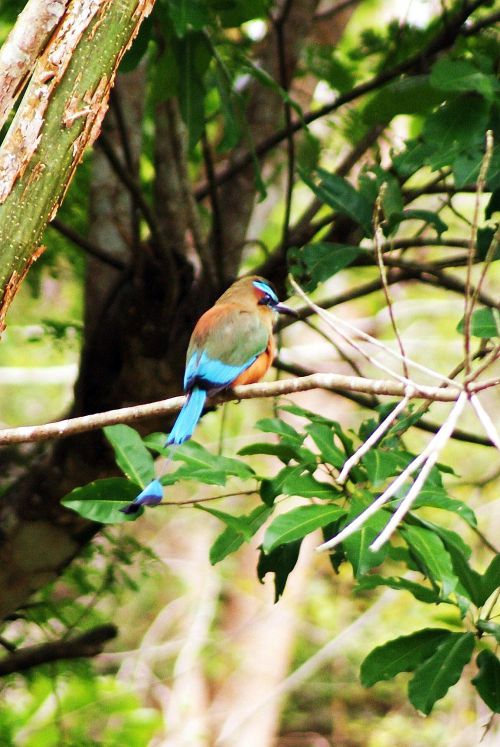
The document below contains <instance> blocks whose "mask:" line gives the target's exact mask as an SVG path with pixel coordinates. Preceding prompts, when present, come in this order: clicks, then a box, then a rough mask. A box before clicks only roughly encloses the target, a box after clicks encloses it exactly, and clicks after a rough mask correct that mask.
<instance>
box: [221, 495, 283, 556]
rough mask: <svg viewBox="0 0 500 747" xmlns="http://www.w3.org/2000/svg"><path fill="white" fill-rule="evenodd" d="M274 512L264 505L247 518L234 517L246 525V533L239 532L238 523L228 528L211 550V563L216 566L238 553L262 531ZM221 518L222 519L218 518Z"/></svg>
mask: <svg viewBox="0 0 500 747" xmlns="http://www.w3.org/2000/svg"><path fill="white" fill-rule="evenodd" d="M271 512H272V509H271V508H269V507H268V506H265V505H262V506H257V508H254V510H253V511H251V512H250V513H249V514H246V515H245V516H238V517H234V518H237V519H238V520H239V522H241V521H243V523H244V524H245V531H244V532H242V531H239V529H238V528H236V526H238V527H239V526H240V524H239V523H238V524H237V525H235V524H234V523H233V525H231V526H229V525H228V526H226V528H225V529H224V531H223V532H222V533H221V534H219V536H218V537H217V539H216V540H215V542H214V543H213V545H212V547H211V548H210V562H211V564H212V565H215V564H216V563H219V562H220V561H221V560H224V558H226V557H227V556H228V555H230V554H231V553H233V552H236V550H238V549H239V548H240V547H241V545H242V544H243V543H244V542H245V541H247V540H248V539H250V537H252V536H253V535H254V534H255V532H256V531H257V530H258V529H260V527H261V526H262V524H263V523H264V522H265V521H266V519H267V517H268V516H270V514H271ZM218 518H220V517H218Z"/></svg>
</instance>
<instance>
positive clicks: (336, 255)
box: [288, 241, 362, 291]
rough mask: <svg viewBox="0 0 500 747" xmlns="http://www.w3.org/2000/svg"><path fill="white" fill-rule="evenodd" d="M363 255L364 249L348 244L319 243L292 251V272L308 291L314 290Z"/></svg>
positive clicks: (289, 256) (290, 262)
mask: <svg viewBox="0 0 500 747" xmlns="http://www.w3.org/2000/svg"><path fill="white" fill-rule="evenodd" d="M361 253H362V249H360V248H359V247H357V246H350V245H348V244H333V243H329V242H327V241H318V242H317V243H316V244H307V245H306V246H304V247H301V248H300V249H294V248H292V249H290V250H289V252H288V262H289V264H290V271H291V272H292V274H293V275H294V276H295V277H296V278H298V279H299V281H301V282H302V284H303V285H304V288H305V290H306V291H312V290H314V289H315V288H316V287H317V286H318V285H319V284H320V283H324V282H325V280H328V279H329V278H331V277H332V276H333V275H335V274H336V273H337V272H340V270H343V269H344V268H346V267H349V265H351V264H352V263H353V262H354V260H355V259H357V257H359V255H360V254H361Z"/></svg>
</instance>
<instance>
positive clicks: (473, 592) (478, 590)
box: [447, 544, 484, 607]
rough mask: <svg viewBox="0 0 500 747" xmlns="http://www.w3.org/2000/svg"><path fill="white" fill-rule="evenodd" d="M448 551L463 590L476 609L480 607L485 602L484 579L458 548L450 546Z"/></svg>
mask: <svg viewBox="0 0 500 747" xmlns="http://www.w3.org/2000/svg"><path fill="white" fill-rule="evenodd" d="M447 550H448V552H449V554H450V557H451V562H452V564H453V571H454V572H455V574H456V576H457V578H458V580H459V581H460V583H461V585H462V590H463V591H465V592H466V594H467V596H468V597H469V599H470V600H471V601H472V602H473V603H474V604H475V605H476V607H480V606H481V605H482V604H483V602H484V600H483V589H482V580H483V579H482V578H481V576H480V575H479V573H477V571H475V570H474V569H473V568H471V566H470V565H469V562H468V560H467V558H466V557H465V556H464V554H463V553H462V552H461V551H460V550H459V549H458V548H457V547H455V546H454V545H451V544H450V545H448V547H447Z"/></svg>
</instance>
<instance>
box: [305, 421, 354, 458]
mask: <svg viewBox="0 0 500 747" xmlns="http://www.w3.org/2000/svg"><path fill="white" fill-rule="evenodd" d="M306 431H307V432H308V433H309V435H310V436H311V438H312V439H313V441H314V443H315V444H316V446H317V447H318V449H319V450H320V452H321V457H322V461H324V462H326V463H327V464H332V465H333V466H334V467H337V468H338V469H341V468H342V466H343V464H344V462H345V460H346V454H345V452H343V451H342V450H341V449H339V447H338V446H336V445H335V443H334V441H333V437H334V435H335V431H334V430H333V429H332V428H331V427H330V426H329V425H326V424H323V423H311V425H308V426H307V427H306Z"/></svg>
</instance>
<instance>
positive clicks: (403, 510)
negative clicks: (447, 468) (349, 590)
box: [370, 392, 467, 552]
mask: <svg viewBox="0 0 500 747" xmlns="http://www.w3.org/2000/svg"><path fill="white" fill-rule="evenodd" d="M466 402H467V393H466V392H462V394H461V395H460V397H459V398H458V399H457V401H456V403H455V406H454V407H453V409H452V411H451V412H450V414H449V415H448V417H447V419H446V420H445V422H444V423H443V425H442V427H441V428H440V429H439V431H438V432H437V433H436V435H435V436H434V438H433V439H432V441H431V442H430V443H429V444H428V446H427V447H426V449H424V452H423V454H424V453H427V455H428V456H427V459H426V461H425V463H424V465H423V466H422V469H421V470H420V473H419V474H418V476H417V478H416V480H415V482H414V483H413V485H412V486H411V488H410V490H409V491H408V494H407V495H406V496H405V498H404V499H403V500H402V501H401V503H400V504H399V506H398V507H397V509H396V511H395V512H394V513H393V515H392V516H391V518H390V519H389V521H388V522H387V524H386V526H385V527H384V529H383V530H382V532H380V534H379V536H378V537H377V538H376V539H375V540H374V541H373V542H372V544H371V545H370V550H372V551H373V552H377V550H380V548H381V547H382V546H383V545H384V544H385V543H386V542H387V541H388V540H389V539H390V537H391V536H392V534H393V532H394V531H395V530H396V529H397V527H398V526H399V525H400V524H401V522H402V521H403V519H404V517H405V516H406V514H407V513H408V511H409V510H410V509H411V507H412V505H413V503H414V502H415V500H416V499H417V497H418V495H419V493H420V491H421V490H422V488H423V487H424V485H425V481H426V480H427V478H428V476H429V474H430V472H431V470H432V468H433V467H434V465H435V464H436V462H437V460H438V458H439V454H440V452H441V451H442V449H443V448H444V447H445V446H446V444H447V443H448V441H449V439H450V436H451V434H452V433H453V430H454V428H455V426H456V424H457V422H458V419H459V417H460V415H461V414H462V412H463V409H464V407H465V404H466ZM387 492H390V491H386V493H387ZM394 492H395V491H392V495H394Z"/></svg>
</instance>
